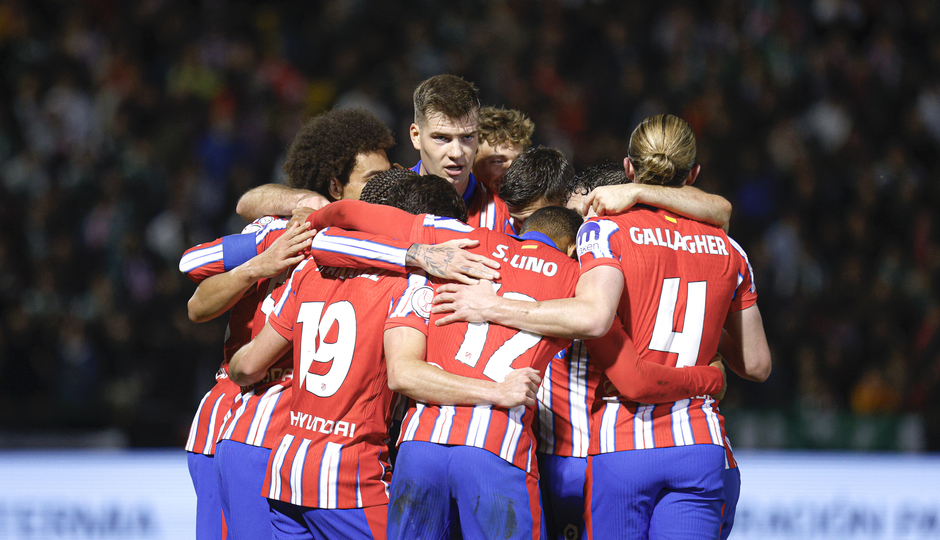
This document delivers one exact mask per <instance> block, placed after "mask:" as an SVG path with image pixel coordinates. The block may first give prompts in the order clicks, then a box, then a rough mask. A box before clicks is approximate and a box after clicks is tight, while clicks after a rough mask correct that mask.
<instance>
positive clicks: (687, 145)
mask: <svg viewBox="0 0 940 540" xmlns="http://www.w3.org/2000/svg"><path fill="white" fill-rule="evenodd" d="M628 156H629V157H630V162H631V163H633V168H634V169H635V170H636V176H635V177H634V181H635V182H636V183H638V184H657V185H661V186H680V185H682V183H683V182H685V178H686V177H687V176H688V175H689V172H691V171H692V168H693V167H695V133H694V132H693V131H692V127H691V126H689V124H688V122H686V121H685V120H683V119H681V118H678V117H676V116H673V115H671V114H657V115H656V116H650V117H649V118H647V119H646V120H643V121H642V122H641V123H640V125H639V126H637V127H636V129H635V130H633V135H631V136H630V148H629V150H628Z"/></svg>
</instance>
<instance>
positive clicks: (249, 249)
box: [180, 216, 291, 451]
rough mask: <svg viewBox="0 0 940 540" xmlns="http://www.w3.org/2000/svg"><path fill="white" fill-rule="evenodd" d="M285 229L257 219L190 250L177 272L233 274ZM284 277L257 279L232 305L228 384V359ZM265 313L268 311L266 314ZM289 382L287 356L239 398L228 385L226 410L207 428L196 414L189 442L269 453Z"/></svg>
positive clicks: (278, 222) (256, 327)
mask: <svg viewBox="0 0 940 540" xmlns="http://www.w3.org/2000/svg"><path fill="white" fill-rule="evenodd" d="M286 226H287V221H286V220H283V219H279V218H275V217H271V216H266V217H263V218H260V219H258V220H255V221H254V222H252V223H250V224H249V225H248V226H246V227H245V229H244V230H243V231H242V234H240V235H232V236H226V237H223V238H219V239H217V240H214V241H212V242H207V243H205V244H200V245H198V246H196V247H193V248H190V249H188V250H187V251H186V252H185V253H184V254H183V258H182V259H181V260H180V270H181V271H183V272H184V273H186V275H187V276H189V278H190V279H192V280H193V281H196V282H197V283H198V282H202V280H204V279H206V278H208V277H210V276H214V275H217V274H221V273H223V272H226V271H228V270H231V269H232V268H235V267H236V266H238V265H240V264H242V263H243V262H246V261H248V260H249V259H251V258H252V257H254V256H256V255H258V254H260V253H261V252H263V251H264V250H265V249H267V248H268V247H270V246H271V244H272V243H274V241H275V240H277V239H278V238H279V237H280V236H281V235H282V234H283V233H284V231H285V229H286ZM285 278H286V272H285V273H284V274H282V275H280V276H275V277H274V278H269V279H262V280H259V281H258V282H257V283H256V284H255V285H253V286H252V287H250V288H249V289H248V290H247V291H245V294H244V295H242V297H241V298H240V299H239V300H238V302H236V303H235V305H234V306H232V309H231V310H230V312H229V322H228V328H227V329H226V340H225V346H224V358H223V363H222V366H221V367H220V368H219V373H220V375H222V374H224V378H225V380H226V381H228V373H227V370H228V362H229V360H230V359H231V357H232V355H233V354H234V353H235V351H237V350H238V349H239V348H241V346H242V345H244V344H245V343H248V341H250V340H251V338H253V337H254V336H255V335H257V333H258V332H259V331H260V330H261V328H262V327H263V326H264V322H265V319H266V315H265V313H264V311H265V310H263V309H262V306H263V305H264V304H265V301H266V299H268V300H267V303H268V305H269V306H273V302H271V301H270V299H269V297H270V294H271V292H272V291H273V290H274V288H275V287H276V286H277V285H279V284H280V283H283V282H284V280H285ZM267 311H268V312H270V309H267ZM217 377H218V376H217ZM290 377H291V357H290V355H285V356H284V358H282V359H280V360H279V361H278V362H277V363H275V365H273V366H272V367H271V369H270V370H269V371H268V374H267V375H266V376H265V379H264V380H262V381H261V382H260V383H259V384H258V385H256V386H255V387H253V388H252V389H251V390H250V391H248V392H247V393H242V392H241V389H240V388H238V386H236V385H234V384H233V383H231V382H227V384H226V386H225V387H226V388H228V390H229V393H228V394H227V399H226V401H225V402H220V405H221V406H222V407H224V408H220V409H219V410H218V411H216V414H215V416H214V417H213V421H214V423H213V424H211V425H210V424H209V423H207V422H200V421H199V419H200V414H199V413H197V419H196V421H194V422H193V426H192V427H191V429H190V432H191V435H190V438H191V439H192V438H193V437H196V438H200V436H201V434H202V433H205V436H206V438H212V439H213V442H212V448H213V449H214V447H215V442H216V441H218V440H222V439H230V440H234V441H237V442H243V443H246V444H251V445H252V446H264V447H266V448H272V447H273V445H274V444H275V443H276V442H277V439H278V438H279V437H280V432H279V429H278V426H279V425H283V423H284V422H285V420H284V418H285V417H286V416H287V411H288V407H289V404H288V402H289V398H288V399H285V400H283V401H281V399H280V398H281V396H280V393H281V391H282V390H283V389H284V385H285V384H286V385H288V386H289V383H290ZM217 386H219V385H217ZM200 408H202V407H200ZM187 446H188V444H187ZM187 449H188V448H187ZM213 451H214V450H213Z"/></svg>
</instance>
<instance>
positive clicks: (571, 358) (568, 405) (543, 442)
mask: <svg viewBox="0 0 940 540" xmlns="http://www.w3.org/2000/svg"><path fill="white" fill-rule="evenodd" d="M589 368H590V356H589V355H588V350H587V346H586V345H585V343H584V342H583V341H581V340H579V339H576V340H574V342H572V344H571V346H569V347H568V348H567V349H565V350H564V351H562V352H560V353H558V354H557V355H555V358H553V359H552V361H551V363H550V364H549V366H548V372H547V373H546V374H545V376H544V377H543V378H542V384H541V386H539V391H538V394H537V396H536V397H537V402H536V408H537V410H538V416H537V417H536V424H535V433H536V437H537V440H538V451H539V452H541V453H543V454H550V455H555V456H563V457H579V458H581V457H587V455H588V453H587V451H588V442H589V441H590V425H589V421H590V412H591V408H590V405H591V402H590V399H592V398H593V395H594V393H593V386H597V383H598V379H599V378H600V374H599V373H597V372H596V371H595V370H591V369H589ZM592 385H593V386H592Z"/></svg>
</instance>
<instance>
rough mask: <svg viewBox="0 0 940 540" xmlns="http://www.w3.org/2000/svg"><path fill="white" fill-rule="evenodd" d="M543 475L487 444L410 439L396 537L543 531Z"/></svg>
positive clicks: (397, 473)
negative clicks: (487, 447)
mask: <svg viewBox="0 0 940 540" xmlns="http://www.w3.org/2000/svg"><path fill="white" fill-rule="evenodd" d="M541 521H542V519H541V510H540V508H539V492H538V480H537V479H536V478H535V476H534V475H531V474H527V473H526V472H525V471H523V470H522V469H519V468H518V467H516V466H514V465H512V464H511V463H509V462H507V461H505V460H504V459H502V458H500V457H499V456H497V455H495V454H493V453H491V452H489V451H487V450H483V449H482V448H474V447H471V446H446V445H441V444H433V443H428V442H420V441H407V442H404V443H402V444H401V446H400V447H399V449H398V461H397V462H396V465H395V470H394V471H393V472H392V487H391V492H390V497H389V503H388V537H389V538H390V539H409V540H410V539H428V540H439V539H441V538H453V537H454V535H455V534H456V533H457V531H459V532H460V534H462V536H463V538H464V539H465V540H476V539H488V538H501V539H506V540H510V539H516V540H523V539H525V540H535V539H538V538H540V535H541V534H543V531H542V528H541Z"/></svg>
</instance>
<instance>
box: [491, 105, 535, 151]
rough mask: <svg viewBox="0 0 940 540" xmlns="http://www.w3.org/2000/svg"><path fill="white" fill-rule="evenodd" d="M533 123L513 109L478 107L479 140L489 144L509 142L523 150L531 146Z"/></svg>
mask: <svg viewBox="0 0 940 540" xmlns="http://www.w3.org/2000/svg"><path fill="white" fill-rule="evenodd" d="M533 133H535V123H534V122H532V120H530V119H529V117H527V116H526V115H525V114H523V113H522V112H520V111H517V110H515V109H503V108H497V107H483V108H482V109H480V141H481V142H482V141H486V142H488V143H489V144H490V146H494V147H495V146H497V145H500V144H509V145H512V146H518V147H520V148H522V149H523V150H525V149H526V148H528V147H530V146H532V134H533Z"/></svg>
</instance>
